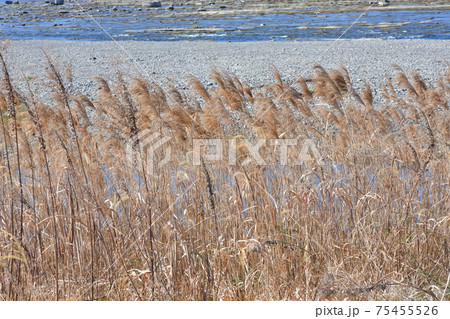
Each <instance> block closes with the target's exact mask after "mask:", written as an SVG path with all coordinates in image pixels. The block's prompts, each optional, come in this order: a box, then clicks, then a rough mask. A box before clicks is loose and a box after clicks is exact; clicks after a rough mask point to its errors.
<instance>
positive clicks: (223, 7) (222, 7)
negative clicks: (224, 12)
mask: <svg viewBox="0 0 450 319" xmlns="http://www.w3.org/2000/svg"><path fill="white" fill-rule="evenodd" d="M226 8H227V6H224V5H221V6H219V9H226Z"/></svg>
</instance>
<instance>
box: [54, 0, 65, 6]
mask: <svg viewBox="0 0 450 319" xmlns="http://www.w3.org/2000/svg"><path fill="white" fill-rule="evenodd" d="M51 3H52V4H54V5H56V6H60V5H62V4H64V0H52V1H51Z"/></svg>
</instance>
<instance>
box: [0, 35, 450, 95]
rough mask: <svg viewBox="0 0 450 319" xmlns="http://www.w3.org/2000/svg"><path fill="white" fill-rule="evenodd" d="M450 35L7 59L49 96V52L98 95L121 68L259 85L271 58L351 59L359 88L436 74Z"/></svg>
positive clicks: (286, 68) (180, 82) (68, 52)
mask: <svg viewBox="0 0 450 319" xmlns="http://www.w3.org/2000/svg"><path fill="white" fill-rule="evenodd" d="M449 47H450V40H339V41H335V42H333V41H294V42H239V43H228V42H206V41H205V42H200V41H199V42H192V41H190V42H181V41H180V42H147V41H145V42H135V41H133V42H131V41H130V42H126V41H121V42H117V43H115V42H113V41H109V42H98V41H95V42H85V41H44V40H32V41H12V42H11V43H10V45H9V47H8V51H7V61H8V64H9V66H10V69H11V74H12V77H13V79H14V80H15V81H16V83H17V84H18V85H19V87H24V84H25V81H24V80H23V76H24V75H25V76H26V77H27V78H28V79H32V84H33V88H34V89H35V90H36V91H37V92H38V94H39V95H41V96H46V95H48V94H47V93H48V92H47V91H46V90H47V89H46V87H45V86H44V85H42V84H43V79H45V78H46V59H45V55H44V51H45V52H47V53H48V54H49V55H50V57H51V58H52V59H53V60H54V61H57V63H58V64H59V65H60V66H61V67H63V66H64V65H66V64H69V65H70V66H71V67H72V72H73V79H74V82H73V87H72V89H73V90H75V91H78V92H81V93H83V94H87V95H88V96H89V97H91V98H95V95H96V82H95V81H94V80H93V79H92V78H93V77H94V76H100V77H103V78H105V79H107V80H112V79H114V77H115V74H116V71H117V70H121V71H124V72H125V74H127V75H128V76H129V77H130V78H132V77H135V76H138V75H139V74H141V75H142V76H143V77H145V78H147V79H149V80H150V81H152V82H153V81H154V82H157V83H159V84H164V83H165V82H167V81H168V78H169V79H170V80H172V81H174V82H175V83H176V85H177V87H179V88H181V89H182V88H185V87H186V86H187V78H186V76H187V75H194V76H196V77H197V78H199V79H200V81H202V82H203V83H204V84H205V85H206V86H214V85H215V83H213V81H212V80H211V79H210V71H211V69H212V68H218V69H221V70H224V71H227V72H231V73H234V74H236V75H237V76H238V77H239V78H240V79H242V80H245V81H247V82H248V83H249V84H251V85H255V86H257V85H261V84H263V83H267V82H272V81H273V76H272V71H271V68H270V65H274V66H276V67H277V68H278V69H279V70H280V73H281V75H282V76H283V78H284V79H285V80H286V81H288V82H292V81H295V79H297V78H298V77H299V76H306V77H309V76H311V66H312V65H314V64H316V63H317V64H320V65H322V66H323V67H325V68H327V69H331V68H337V67H339V66H340V65H344V66H346V67H347V68H348V70H349V72H350V76H351V78H352V80H353V83H354V85H355V86H356V87H360V86H361V85H362V83H363V81H364V80H365V79H367V80H368V81H369V82H370V83H371V84H372V85H373V86H374V87H375V88H377V87H379V83H380V82H381V80H382V79H383V78H385V76H386V74H388V76H394V75H395V72H394V70H393V68H392V64H398V65H399V66H400V67H402V68H403V69H404V70H405V71H406V70H409V69H414V70H416V71H418V72H419V73H420V74H421V75H422V76H423V78H424V79H425V80H428V81H435V80H437V78H438V75H439V73H442V72H444V71H445V70H446V64H445V61H450V50H448V48H449Z"/></svg>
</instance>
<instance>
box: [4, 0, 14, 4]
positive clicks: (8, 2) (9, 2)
mask: <svg viewBox="0 0 450 319" xmlns="http://www.w3.org/2000/svg"><path fill="white" fill-rule="evenodd" d="M5 3H6V4H13V2H12V1H5Z"/></svg>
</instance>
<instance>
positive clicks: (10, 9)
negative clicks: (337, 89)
mask: <svg viewBox="0 0 450 319" xmlns="http://www.w3.org/2000/svg"><path fill="white" fill-rule="evenodd" d="M28 1H29V0H28ZM2 3H3V0H2ZM177 10H179V8H175V9H174V10H173V11H169V10H167V8H160V9H159V10H154V9H149V8H144V9H143V8H139V7H136V6H134V7H131V6H130V7H124V6H121V7H118V8H114V7H112V6H97V7H90V6H89V4H88V3H86V2H82V6H79V5H77V4H75V3H70V4H66V5H63V6H52V5H45V4H43V1H40V2H39V3H38V2H36V1H33V2H32V3H24V4H20V5H2V6H0V37H1V38H4V39H5V38H9V39H13V40H30V39H54V40H89V41H105V40H111V39H115V40H140V41H179V40H211V41H232V42H237V41H267V40H274V41H283V40H317V39H336V38H339V37H340V38H342V39H356V38H358V39H360V38H382V39H450V10H414V11H408V10H404V11H368V12H366V13H365V14H362V13H361V12H339V13H315V12H314V9H312V10H309V11H304V12H298V11H296V12H292V13H282V14H281V13H276V12H275V13H270V14H263V15H261V14H245V15H244V14H241V15H239V14H236V13H231V11H230V14H229V15H228V14H227V10H226V9H225V10H222V11H221V14H220V15H216V16H214V15H205V14H204V13H201V12H196V11H195V12H194V11H191V12H189V8H183V13H184V15H183V14H181V15H180V14H177Z"/></svg>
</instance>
